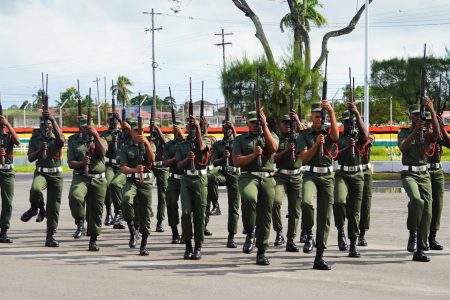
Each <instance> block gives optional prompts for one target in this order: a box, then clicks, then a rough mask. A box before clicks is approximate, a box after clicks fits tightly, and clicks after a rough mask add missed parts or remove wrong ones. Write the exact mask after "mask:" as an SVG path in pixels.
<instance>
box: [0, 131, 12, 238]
mask: <svg viewBox="0 0 450 300" xmlns="http://www.w3.org/2000/svg"><path fill="white" fill-rule="evenodd" d="M0 134H3V136H2V137H0V138H2V139H3V145H4V148H5V150H6V156H4V162H5V164H4V165H0V189H1V197H2V212H1V214H0V228H1V229H2V233H3V232H5V235H6V230H7V229H9V225H10V224H9V222H10V220H11V214H12V201H13V199H14V178H15V177H14V165H13V150H14V144H13V142H12V140H11V135H10V134H7V133H0ZM1 241H2V242H3V240H1ZM8 242H11V240H9V239H8Z"/></svg>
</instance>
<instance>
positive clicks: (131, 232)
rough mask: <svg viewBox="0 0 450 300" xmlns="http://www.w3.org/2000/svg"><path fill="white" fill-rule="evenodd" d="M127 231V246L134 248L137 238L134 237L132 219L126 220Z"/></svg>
mask: <svg viewBox="0 0 450 300" xmlns="http://www.w3.org/2000/svg"><path fill="white" fill-rule="evenodd" d="M128 231H129V232H130V241H129V242H128V246H129V247H130V248H136V244H137V238H136V228H134V223H133V221H130V222H128Z"/></svg>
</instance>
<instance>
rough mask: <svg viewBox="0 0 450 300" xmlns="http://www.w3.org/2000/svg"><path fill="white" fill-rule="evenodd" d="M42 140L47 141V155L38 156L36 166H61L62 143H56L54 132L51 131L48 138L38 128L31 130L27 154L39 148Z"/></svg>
mask: <svg viewBox="0 0 450 300" xmlns="http://www.w3.org/2000/svg"><path fill="white" fill-rule="evenodd" d="M43 142H47V157H46V158H45V159H42V158H38V159H37V160H36V167H38V168H56V167H60V166H61V157H62V147H63V145H64V144H63V143H61V144H60V143H58V141H57V139H56V137H55V134H54V133H53V132H52V133H51V134H50V137H49V138H48V139H45V138H44V136H43V135H42V133H41V130H40V129H35V130H33V134H32V136H31V139H30V141H29V142H28V155H30V154H31V153H33V152H36V151H37V150H39V149H41V145H42V143H43Z"/></svg>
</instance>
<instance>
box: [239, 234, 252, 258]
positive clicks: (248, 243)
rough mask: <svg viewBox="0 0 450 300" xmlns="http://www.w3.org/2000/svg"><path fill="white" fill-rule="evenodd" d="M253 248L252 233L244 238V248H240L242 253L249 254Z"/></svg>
mask: <svg viewBox="0 0 450 300" xmlns="http://www.w3.org/2000/svg"><path fill="white" fill-rule="evenodd" d="M254 247H255V235H254V234H253V232H250V233H247V236H246V237H245V242H244V246H243V247H242V252H244V253H247V254H250V253H252V251H253V248H254Z"/></svg>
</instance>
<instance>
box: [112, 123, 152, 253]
mask: <svg viewBox="0 0 450 300" xmlns="http://www.w3.org/2000/svg"><path fill="white" fill-rule="evenodd" d="M124 126H126V125H125V124H124ZM133 129H134V131H131V136H132V139H133V144H129V145H127V146H125V147H123V148H122V149H121V151H120V166H121V172H122V173H123V174H125V175H126V177H127V182H126V184H125V187H124V188H123V195H122V209H123V217H124V220H125V221H126V222H127V224H128V229H129V230H130V241H129V246H130V248H135V247H136V243H137V235H136V232H135V224H134V220H135V216H134V214H137V215H139V216H138V220H139V231H140V233H141V234H142V237H141V246H140V250H139V254H140V255H143V256H145V255H149V252H148V249H147V240H148V236H149V235H150V231H151V230H150V217H151V207H152V187H153V180H154V177H153V174H152V173H151V166H152V163H153V161H154V160H155V150H156V147H155V144H154V143H153V142H151V141H150V140H149V139H147V138H145V137H144V136H143V135H142V134H139V133H138V132H136V130H137V129H138V127H137V126H136V125H135V126H134V128H133ZM135 207H137V209H136V210H135Z"/></svg>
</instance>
